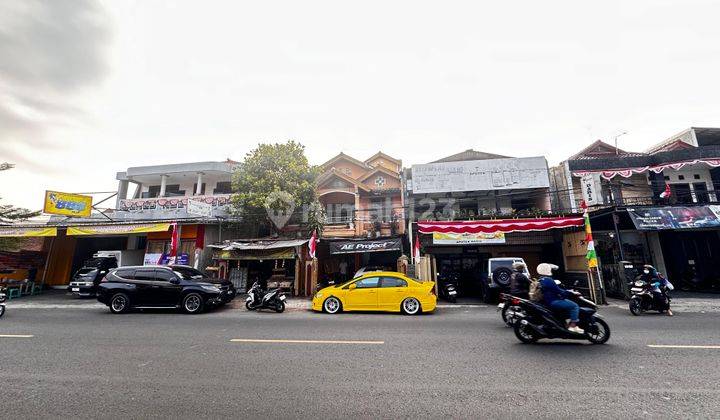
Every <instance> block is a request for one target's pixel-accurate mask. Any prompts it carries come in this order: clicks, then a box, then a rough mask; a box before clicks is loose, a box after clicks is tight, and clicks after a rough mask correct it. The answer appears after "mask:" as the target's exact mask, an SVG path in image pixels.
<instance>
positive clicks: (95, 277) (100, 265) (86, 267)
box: [67, 257, 117, 297]
mask: <svg viewBox="0 0 720 420" xmlns="http://www.w3.org/2000/svg"><path fill="white" fill-rule="evenodd" d="M113 268H117V260H116V259H115V257H97V258H90V259H89V260H87V261H85V263H84V264H83V266H82V268H80V269H79V270H78V271H77V272H76V273H75V275H74V276H73V277H72V280H71V281H70V285H68V287H67V291H68V292H70V293H72V294H74V295H76V296H82V297H86V296H95V291H96V290H97V286H98V284H99V283H100V280H102V278H103V277H104V276H105V274H107V273H108V272H109V271H110V270H112V269H113Z"/></svg>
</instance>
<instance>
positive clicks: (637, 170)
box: [573, 159, 720, 180]
mask: <svg viewBox="0 0 720 420" xmlns="http://www.w3.org/2000/svg"><path fill="white" fill-rule="evenodd" d="M698 163H704V164H706V165H708V166H710V167H711V168H717V167H719V166H720V159H694V160H687V161H682V162H672V163H665V164H662V165H655V166H639V167H634V168H618V169H606V170H591V171H574V172H573V175H574V176H577V177H580V176H583V175H586V174H593V173H599V174H600V176H602V177H603V178H605V179H607V180H610V179H613V178H615V177H616V176H618V175H619V176H621V177H623V178H630V177H631V176H633V175H634V174H641V173H644V172H648V171H651V172H654V173H656V174H659V173H661V172H662V171H664V170H665V169H673V170H676V171H678V170H680V169H682V168H684V167H685V166H688V165H695V164H698Z"/></svg>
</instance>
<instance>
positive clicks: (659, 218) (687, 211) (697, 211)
mask: <svg viewBox="0 0 720 420" xmlns="http://www.w3.org/2000/svg"><path fill="white" fill-rule="evenodd" d="M627 212H628V214H629V215H630V218H631V219H632V221H633V223H634V224H635V227H636V228H637V229H638V230H669V229H672V230H674V229H702V228H717V227H720V206H698V207H649V208H644V209H627Z"/></svg>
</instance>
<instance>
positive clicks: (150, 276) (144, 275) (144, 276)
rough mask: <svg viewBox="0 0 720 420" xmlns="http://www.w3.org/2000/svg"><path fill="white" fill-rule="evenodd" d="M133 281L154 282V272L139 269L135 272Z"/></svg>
mask: <svg viewBox="0 0 720 420" xmlns="http://www.w3.org/2000/svg"><path fill="white" fill-rule="evenodd" d="M135 280H145V281H154V280H155V270H148V269H141V270H137V271H135Z"/></svg>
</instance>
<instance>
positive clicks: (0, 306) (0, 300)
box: [0, 290, 7, 318]
mask: <svg viewBox="0 0 720 420" xmlns="http://www.w3.org/2000/svg"><path fill="white" fill-rule="evenodd" d="M4 292H5V290H0V318H2V316H3V315H5V301H6V300H7V296H6V295H5V293H4Z"/></svg>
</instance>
